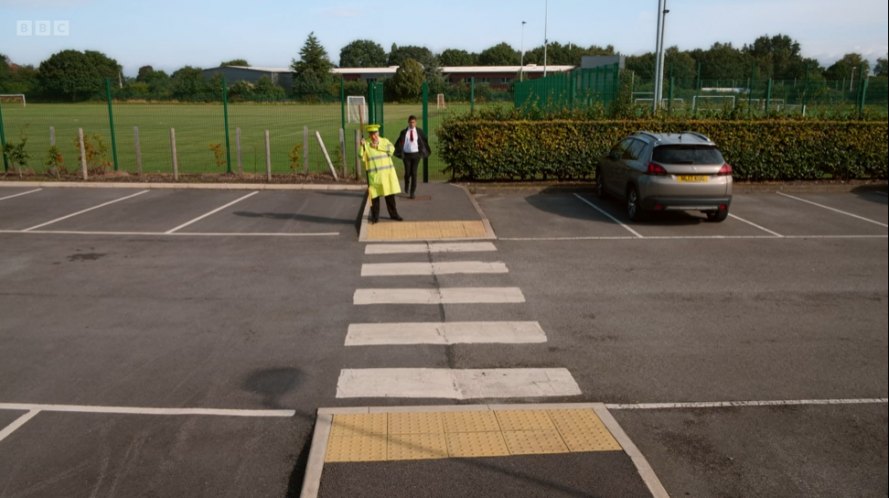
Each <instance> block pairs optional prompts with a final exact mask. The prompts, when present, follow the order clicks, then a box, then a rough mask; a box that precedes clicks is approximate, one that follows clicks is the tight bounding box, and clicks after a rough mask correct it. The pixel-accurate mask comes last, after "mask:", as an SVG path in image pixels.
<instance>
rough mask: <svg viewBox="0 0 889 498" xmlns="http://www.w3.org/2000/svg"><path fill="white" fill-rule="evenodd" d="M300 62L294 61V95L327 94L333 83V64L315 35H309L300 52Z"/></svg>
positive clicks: (291, 66) (292, 64) (292, 67)
mask: <svg viewBox="0 0 889 498" xmlns="http://www.w3.org/2000/svg"><path fill="white" fill-rule="evenodd" d="M299 57H300V60H298V61H297V60H293V62H292V63H291V65H290V68H291V69H292V70H293V93H294V94H295V95H319V94H322V93H325V92H326V91H327V89H328V86H329V85H330V84H331V83H332V82H333V77H332V76H331V74H330V69H331V68H332V67H333V63H332V62H330V58H329V57H328V56H327V50H324V47H323V46H321V43H320V42H319V41H318V38H315V33H314V32H311V33H309V36H308V37H307V38H306V42H305V44H304V45H303V48H302V49H300V51H299Z"/></svg>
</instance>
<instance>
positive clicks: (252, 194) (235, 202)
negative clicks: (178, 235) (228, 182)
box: [166, 190, 259, 233]
mask: <svg viewBox="0 0 889 498" xmlns="http://www.w3.org/2000/svg"><path fill="white" fill-rule="evenodd" d="M258 193H259V191H258V190H254V191H253V192H250V193H249V194H247V195H245V196H242V197H238V198H237V199H235V200H233V201H231V202H229V203H228V204H226V205H224V206H219V207H218V208H216V209H214V210H212V211H210V212H209V213H204V214H202V215H200V216H198V217H197V218H195V219H193V220H191V221H187V222H185V223H183V224H181V225H179V226H178V227H176V228H171V229H170V230H167V232H166V233H174V232H178V231H179V230H181V229H183V228H185V227H187V226H189V225H191V224H192V223H197V222H199V221H201V220H203V219H204V218H206V217H208V216H212V215H214V214H216V213H218V212H219V211H222V210H223V209H225V208H227V207H229V206H233V205H235V204H237V203H239V202H241V201H243V200H244V199H247V198H248V197H253V196H254V195H256V194H258Z"/></svg>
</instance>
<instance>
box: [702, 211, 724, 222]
mask: <svg viewBox="0 0 889 498" xmlns="http://www.w3.org/2000/svg"><path fill="white" fill-rule="evenodd" d="M706 214H707V221H713V222H716V223H719V222H722V221H725V219H726V218H728V209H717V210H715V211H707V213H706Z"/></svg>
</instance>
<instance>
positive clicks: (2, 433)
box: [0, 410, 40, 441]
mask: <svg viewBox="0 0 889 498" xmlns="http://www.w3.org/2000/svg"><path fill="white" fill-rule="evenodd" d="M38 413H40V410H29V411H28V413H26V414H24V415H22V416H21V417H19V418H17V419H15V420H14V421H13V422H12V423H11V424H9V425H7V426H6V427H4V428H3V430H0V441H3V440H4V439H6V438H7V436H9V435H10V434H12V433H13V432H15V431H16V430H17V429H18V428H19V427H21V426H23V425H25V424H26V423H27V422H28V421H29V420H31V419H32V418H34V416H35V415H37V414H38Z"/></svg>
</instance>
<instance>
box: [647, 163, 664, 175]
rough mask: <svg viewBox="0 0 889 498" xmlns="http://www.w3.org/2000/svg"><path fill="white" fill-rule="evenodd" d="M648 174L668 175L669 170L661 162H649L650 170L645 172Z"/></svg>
mask: <svg viewBox="0 0 889 498" xmlns="http://www.w3.org/2000/svg"><path fill="white" fill-rule="evenodd" d="M645 174H647V175H658V176H660V175H666V174H668V173H667V170H665V169H664V167H663V166H661V165H660V164H655V163H648V170H647V171H646V172H645Z"/></svg>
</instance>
